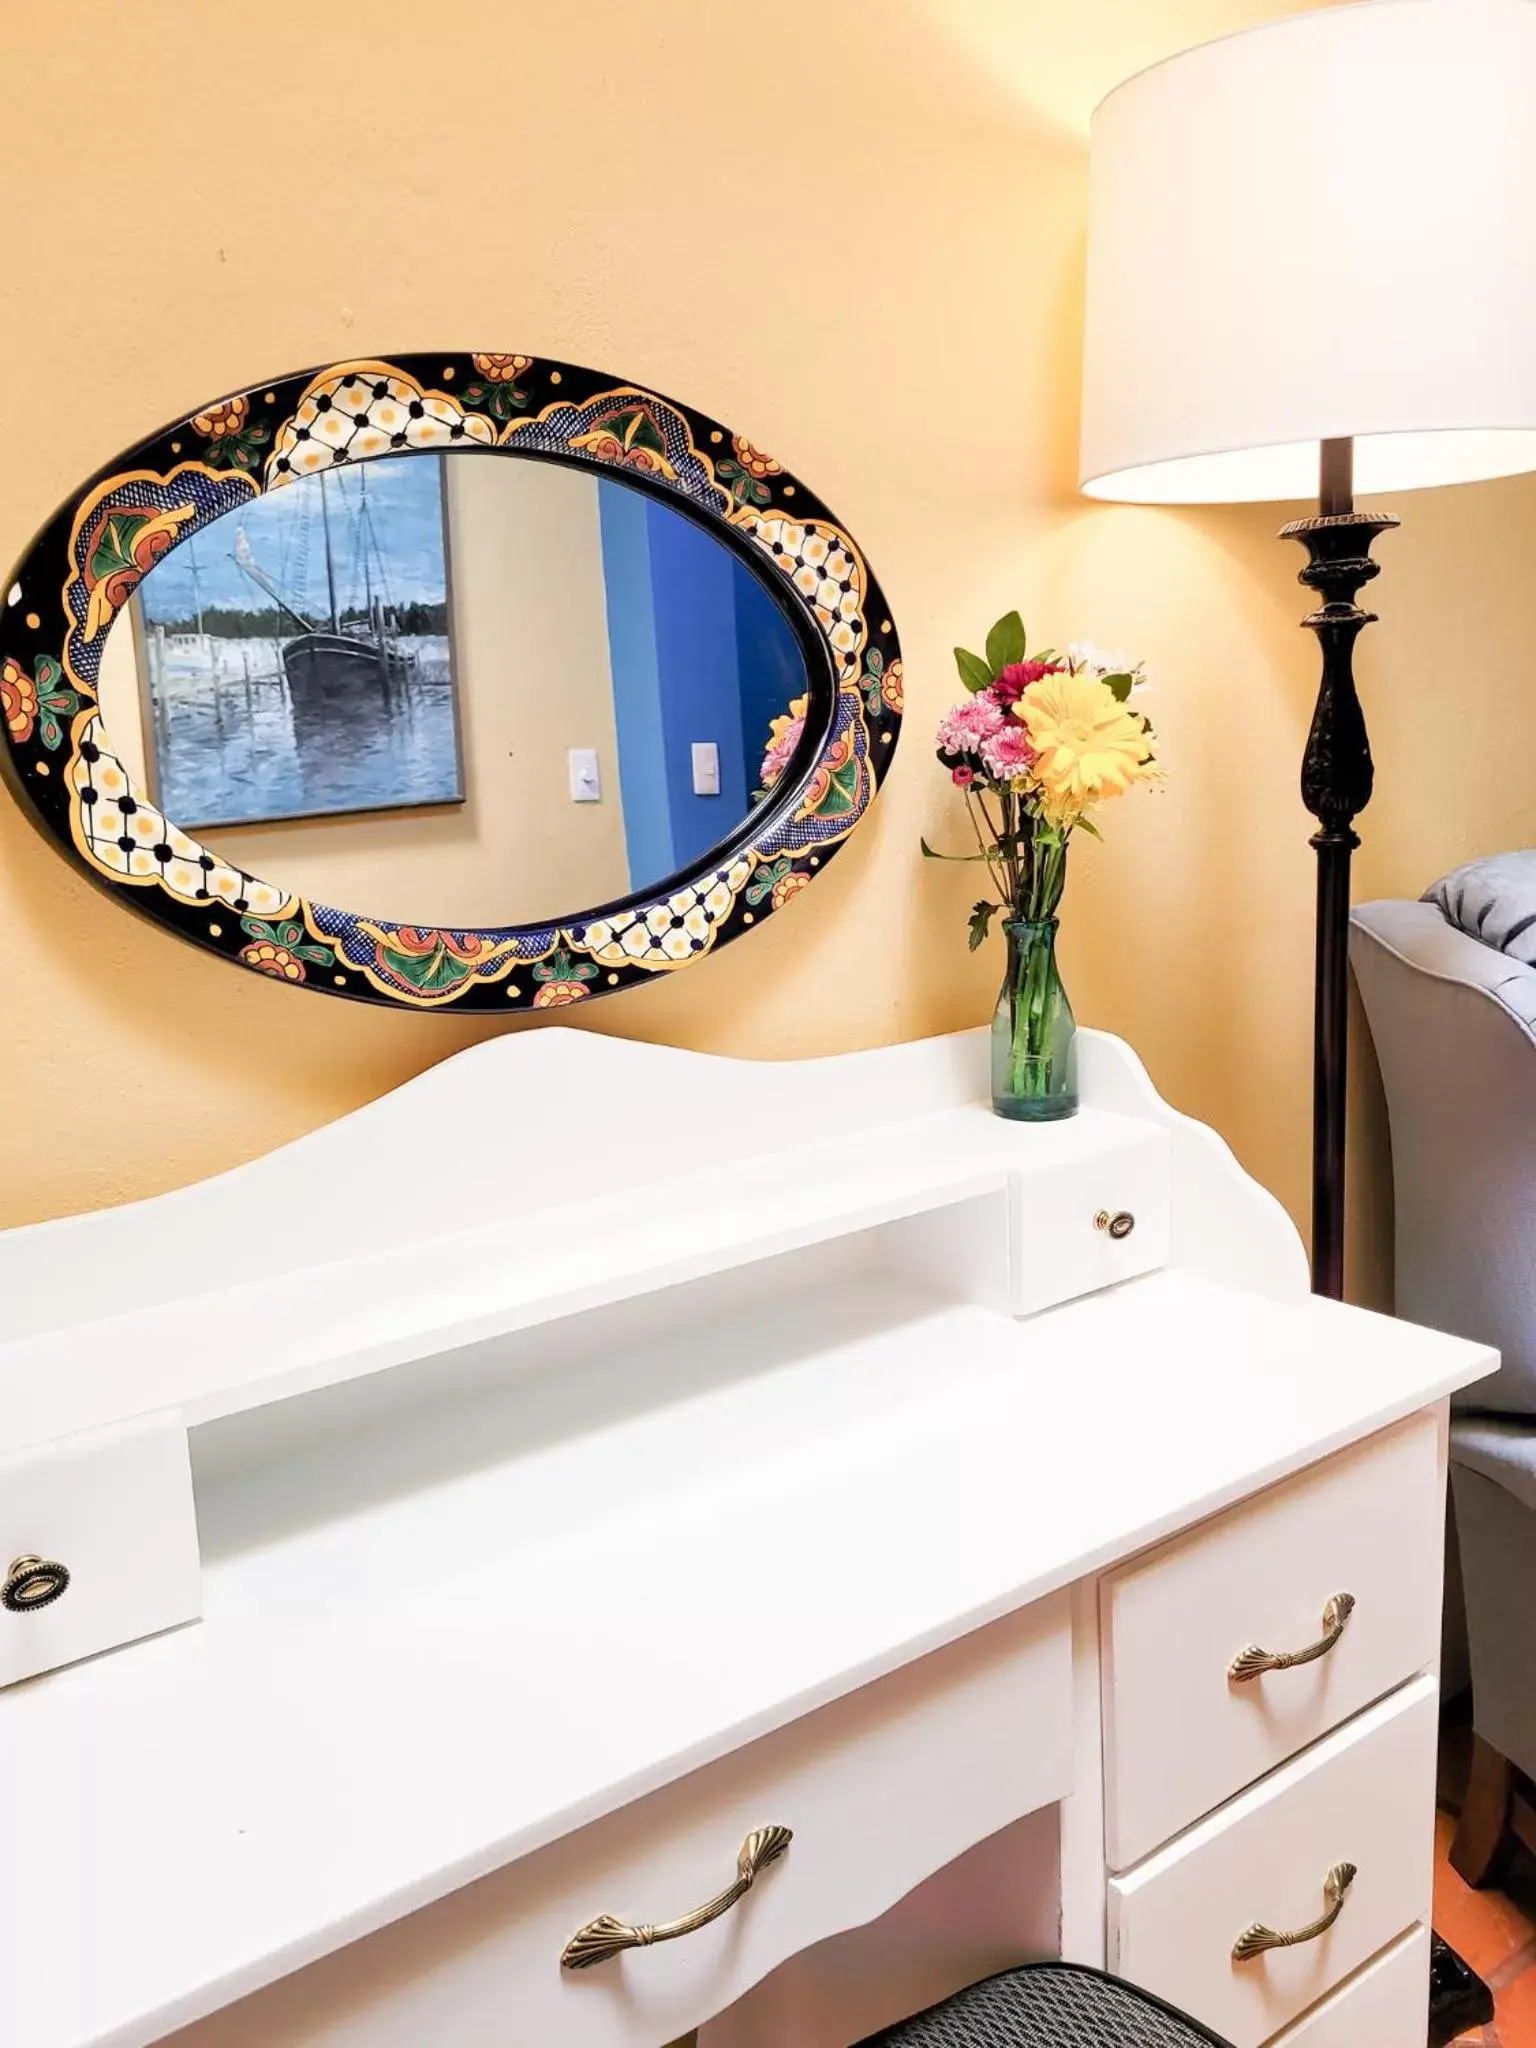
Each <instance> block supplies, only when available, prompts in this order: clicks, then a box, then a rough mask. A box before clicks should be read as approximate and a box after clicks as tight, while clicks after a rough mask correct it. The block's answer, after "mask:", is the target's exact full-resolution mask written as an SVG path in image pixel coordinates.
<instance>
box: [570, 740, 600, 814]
mask: <svg viewBox="0 0 1536 2048" xmlns="http://www.w3.org/2000/svg"><path fill="white" fill-rule="evenodd" d="M565 758H566V760H567V761H568V762H569V764H570V771H571V802H572V803H573V804H600V803H601V802H602V800H603V782H602V777H601V776H600V775H599V774H598V772H597V749H596V747H572V748H571V750H570V752H569V753H568V754H567V755H566V757H565Z"/></svg>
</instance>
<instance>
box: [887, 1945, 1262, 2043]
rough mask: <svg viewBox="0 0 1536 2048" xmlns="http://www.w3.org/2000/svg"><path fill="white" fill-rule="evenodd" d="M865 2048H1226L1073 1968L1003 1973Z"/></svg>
mask: <svg viewBox="0 0 1536 2048" xmlns="http://www.w3.org/2000/svg"><path fill="white" fill-rule="evenodd" d="M863 2048H1226V2044H1225V2043H1224V2042H1223V2041H1222V2040H1221V2039H1220V2038H1219V2036H1217V2035H1215V2034H1213V2033H1211V2032H1210V2030H1209V2029H1208V2028H1206V2027H1202V2026H1200V2025H1198V2024H1197V2023H1196V2022H1195V2021H1194V2020H1190V2019H1185V2018H1184V2017H1183V2015H1182V2014H1180V2013H1176V2012H1175V2011H1174V2010H1173V2008H1172V2006H1169V2005H1164V2004H1163V2002H1162V2000H1161V1999H1157V1998H1152V1997H1150V1996H1149V1995H1148V1993H1146V1992H1145V1991H1137V1990H1135V1989H1133V1987H1132V1986H1131V1985H1129V1984H1122V1983H1121V1982H1119V1980H1118V1979H1117V1978H1114V1977H1106V1976H1104V1975H1102V1973H1101V1972H1099V1971H1098V1970H1086V1969H1081V1968H1079V1967H1077V1966H1076V1965H1074V1964H1072V1963H1036V1964H1035V1965H1033V1966H1032V1967H1031V1968H1029V1969H1023V1970H1005V1971H1004V1973H1003V1974H1002V1976H1000V1977H988V1978H987V1979H986V1981H985V1982H984V1983H982V1984H973V1985H972V1986H971V1988H970V1990H969V1991H959V1992H956V1994H955V1996H954V1997H953V1998H946V1999H945V2000H944V2002H943V2004H942V2005H934V2006H930V2007H929V2008H928V2010H927V2012H922V2013H919V2014H918V2016H917V2018H916V2019H912V2020H903V2021H902V2022H901V2024H900V2025H899V2026H895V2027H892V2028H890V2029H889V2030H888V2032H886V2033H883V2034H878V2035H875V2036H874V2037H872V2038H871V2039H870V2040H869V2041H866V2042H865V2043H864V2044H863Z"/></svg>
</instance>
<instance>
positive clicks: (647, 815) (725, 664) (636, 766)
mask: <svg viewBox="0 0 1536 2048" xmlns="http://www.w3.org/2000/svg"><path fill="white" fill-rule="evenodd" d="M598 508H599V517H600V521H601V528H602V541H603V579H604V584H605V586H606V594H607V605H608V644H609V654H610V659H611V662H612V668H613V692H614V712H615V721H616V725H617V729H618V747H619V766H620V778H621V781H622V785H623V790H624V835H625V840H626V844H627V850H628V854H629V872H630V877H631V881H632V883H633V884H634V886H635V887H637V888H638V887H640V886H642V885H643V884H645V883H647V882H651V881H658V880H660V878H661V877H662V876H663V875H666V874H669V873H670V872H671V871H672V870H673V869H674V868H679V867H683V866H685V865H686V864H687V863H688V862H690V861H692V860H694V859H696V858H697V857H698V856H699V855H700V854H702V853H704V852H706V851H707V850H708V848H710V847H711V846H713V845H714V844H715V842H716V841H717V840H718V839H720V838H721V837H722V836H723V835H724V834H725V833H727V832H729V831H730V830H731V829H732V827H733V826H735V825H737V824H738V823H739V822H740V821H741V820H742V819H743V818H744V817H745V816H746V814H747V811H748V809H749V807H750V802H751V796H752V792H753V791H754V790H755V789H756V788H757V787H758V781H759V770H760V769H761V766H762V759H763V752H764V749H765V748H766V747H767V744H768V734H769V726H770V723H771V721H772V720H773V719H774V718H776V717H778V716H780V715H781V714H782V713H783V712H784V711H785V710H786V709H787V708H788V706H789V703H790V700H791V699H792V698H794V697H797V696H799V695H800V694H801V693H802V692H803V690H804V689H805V687H806V684H805V664H804V660H803V658H802V656H801V654H800V649H799V645H798V643H797V642H796V640H795V637H794V634H793V633H792V631H791V630H790V627H789V625H788V623H787V622H786V621H785V619H784V618H783V617H782V616H781V615H780V613H779V610H778V607H777V606H776V605H775V604H774V602H773V600H772V598H771V597H770V596H769V595H768V593H767V591H766V590H765V589H764V588H763V586H762V585H761V584H760V583H759V582H758V580H757V578H756V577H755V576H753V575H752V573H751V572H750V571H749V570H748V569H747V568H746V567H745V566H744V565H743V564H742V563H741V562H739V561H738V560H737V558H736V557H735V555H733V554H732V553H731V552H730V550H729V549H728V548H726V547H724V546H722V545H721V543H720V542H719V541H717V540H715V539H713V538H712V537H711V536H710V535H709V534H708V533H706V532H705V531H704V530H703V529H702V528H700V527H697V526H695V525H694V524H693V522H692V521H691V520H689V519H686V518H684V517H683V515H682V514H681V513H679V512H674V511H673V510H672V509H671V508H670V507H669V506H667V505H665V504H662V503H661V502H660V501H659V500H657V499H654V498H650V497H647V496H645V495H643V494H642V493H641V492H639V491H635V490H630V489H627V488H626V487H625V486H624V485H622V484H616V483H610V482H608V481H607V480H606V479H604V480H602V481H600V482H599V484H598ZM700 742H710V743H712V744H713V745H714V746H715V748H716V749H717V751H718V756H719V766H720V791H719V794H718V795H717V796H700V795H697V794H696V793H695V791H694V787H693V748H694V746H695V744H697V743H700Z"/></svg>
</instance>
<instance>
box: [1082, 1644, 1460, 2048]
mask: <svg viewBox="0 0 1536 2048" xmlns="http://www.w3.org/2000/svg"><path fill="white" fill-rule="evenodd" d="M1438 1707H1439V1698H1438V1688H1437V1686H1436V1683H1435V1681H1434V1679H1432V1678H1420V1679H1416V1680H1415V1681H1414V1683H1413V1684H1412V1685H1409V1686H1405V1687H1403V1689H1402V1690H1401V1691H1400V1692H1397V1693H1394V1694H1393V1696H1392V1697H1391V1698H1390V1699H1388V1700H1384V1701H1383V1702H1382V1703H1381V1705H1380V1706H1377V1707H1373V1708H1372V1709H1371V1710H1370V1712H1369V1713H1366V1714H1362V1715H1361V1716H1360V1717H1359V1718H1358V1719H1357V1720H1355V1721H1352V1722H1350V1724H1349V1725H1348V1726H1347V1727H1345V1728H1342V1729H1339V1730H1338V1731H1336V1732H1335V1733H1334V1734H1332V1735H1330V1736H1327V1737H1325V1739H1324V1740H1323V1741H1322V1742H1320V1743H1318V1744H1317V1746H1316V1747H1315V1748H1314V1749H1311V1750H1309V1751H1308V1752H1307V1754H1306V1755H1305V1756H1302V1757H1298V1758H1297V1759H1296V1761H1295V1762H1294V1763H1291V1764H1288V1765H1287V1766H1286V1768H1285V1769H1284V1770H1283V1771H1278V1772H1276V1773H1275V1775H1274V1776H1273V1777H1272V1778H1269V1779H1267V1780H1266V1781H1265V1783H1264V1784H1262V1785H1258V1786H1255V1787H1254V1788H1253V1790H1251V1791H1249V1792H1245V1793H1243V1794H1242V1796H1241V1797H1240V1798H1238V1799H1235V1800H1233V1802H1232V1803H1231V1805H1230V1806H1226V1807H1223V1808H1222V1810H1221V1812H1220V1813H1216V1814H1213V1815H1212V1816H1211V1817H1210V1819H1209V1820H1206V1821H1203V1822H1201V1824H1200V1826H1198V1827H1196V1828H1192V1829H1191V1830H1190V1831H1189V1833H1188V1834H1186V1835H1181V1836H1180V1837H1179V1839H1178V1840H1177V1841H1176V1842H1174V1843H1172V1844H1170V1846H1169V1847H1168V1848H1166V1849H1164V1850H1162V1851H1161V1852H1160V1853H1159V1854H1158V1855H1156V1856H1153V1857H1151V1858H1149V1860H1148V1861H1147V1862H1145V1863H1143V1864H1142V1865H1141V1866H1140V1867H1139V1868H1138V1869H1137V1870H1135V1871H1132V1872H1131V1873H1130V1874H1129V1875H1127V1876H1124V1877H1117V1878H1115V1879H1113V1880H1112V1881H1111V1883H1110V1887H1109V1929H1110V1954H1111V1965H1110V1967H1111V1968H1112V1969H1115V1970H1117V1971H1118V1972H1119V1973H1120V1975H1122V1976H1124V1977H1128V1978H1129V1979H1130V1981H1131V1982H1132V1983H1133V1984H1142V1985H1145V1986H1146V1988H1147V1989H1148V1990H1149V1991H1155V1992H1156V1993H1158V1995H1159V1996H1160V1997H1163V1998H1166V1999H1167V2000H1168V2001H1169V2002H1170V2004H1172V2005H1175V2006H1178V2007H1179V2008H1180V2009H1181V2010H1183V2011H1185V2012H1188V2013H1191V2014H1192V2015H1193V2016H1194V2017H1195V2018H1196V2019H1198V2020H1203V2021H1204V2023H1205V2024H1206V2025H1207V2026H1208V2027H1210V2028H1212V2029H1213V2030H1214V2031H1215V2032H1216V2033H1218V2034H1220V2035H1222V2036H1223V2037H1224V2038H1225V2039H1226V2040H1228V2041H1230V2042H1231V2043H1232V2048H1258V2044H1259V2043H1260V2042H1263V2041H1268V2040H1269V2038H1270V2036H1271V2035H1272V2034H1274V2033H1277V2032H1278V2031H1279V2029H1280V2028H1282V2027H1284V2026H1286V2025H1287V2024H1288V2023H1289V2022H1291V2021H1292V2020H1294V2019H1296V2018H1298V2017H1299V2016H1300V2015H1301V2014H1302V2013H1304V2012H1305V2011H1306V2010H1307V2008H1308V2007H1309V2006H1311V2005H1313V2004H1315V2003H1316V2002H1317V2000H1318V1999H1320V1998H1322V1997H1324V1996H1325V1995H1326V1994H1327V1993H1328V1992H1330V1991H1332V1990H1333V1989H1334V1987H1335V1986H1336V1985H1338V1984H1340V1983H1342V1981H1343V1980H1344V1978H1345V1977H1347V1976H1348V1975H1349V1973H1350V1971H1352V1970H1355V1969H1358V1968H1359V1967H1360V1965H1361V1964H1362V1963H1364V1962H1366V1961H1367V1960H1369V1958H1370V1957H1372V1956H1374V1955H1375V1954H1377V1952H1378V1951H1379V1950H1381V1949H1383V1948H1385V1947H1386V1945H1387V1944H1388V1943H1389V1942H1391V1941H1394V1940H1396V1938H1397V1937H1398V1936H1399V1935H1400V1934H1402V1933H1404V1932H1405V1930H1407V1929H1408V1928H1411V1927H1412V1926H1413V1925H1414V1924H1415V1922H1416V1921H1418V1920H1420V1919H1423V1918H1427V1917H1428V1913H1429V1906H1430V1884H1431V1870H1432V1859H1433V1850H1434V1820H1435V1737H1436V1729H1437V1725H1438V1718H1439V1717H1438ZM1338 1864H1353V1865H1354V1866H1355V1876H1354V1880H1353V1882H1352V1883H1351V1884H1349V1886H1348V1889H1347V1890H1346V1891H1345V1892H1344V1894H1343V1904H1342V1906H1341V1908H1340V1910H1339V1912H1338V1914H1337V1916H1336V1917H1335V1919H1334V1921H1333V1924H1332V1926H1331V1927H1329V1928H1328V1929H1327V1930H1326V1931H1325V1932H1322V1933H1319V1934H1318V1935H1317V1936H1316V1937H1315V1938H1312V1939H1308V1940H1305V1941H1303V1942H1301V1943H1299V1944H1298V1945H1297V1946H1294V1947H1289V1948H1285V1947H1276V1948H1269V1949H1267V1950H1266V1951H1264V1952H1263V1953H1260V1954H1256V1955H1253V1956H1251V1957H1248V1958H1247V1959H1245V1960H1238V1959H1237V1958H1236V1957H1234V1954H1233V1945H1234V1943H1235V1942H1236V1941H1237V1939H1238V1937H1239V1936H1240V1935H1241V1934H1242V1933H1243V1931H1244V1929H1245V1928H1246V1927H1248V1926H1249V1924H1250V1923H1253V1922H1260V1923H1263V1924H1264V1925H1266V1926H1268V1927H1270V1928H1272V1929H1277V1930H1280V1931H1282V1932H1284V1931H1293V1930H1300V1929H1304V1928H1307V1927H1308V1926H1310V1925H1311V1924H1313V1923H1315V1922H1316V1921H1317V1920H1318V1919H1319V1918H1320V1917H1321V1916H1322V1914H1323V1912H1324V1908H1325V1904H1326V1903H1327V1898H1326V1891H1325V1879H1326V1877H1327V1874H1328V1873H1329V1871H1330V1869H1331V1868H1332V1867H1333V1866H1335V1865H1338ZM1367 2038H1370V2037H1367ZM1303 2039H1305V2036H1303ZM1323 2039H1324V2040H1326V2039H1327V2036H1326V2035H1325V2036H1323Z"/></svg>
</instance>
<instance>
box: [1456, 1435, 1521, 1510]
mask: <svg viewBox="0 0 1536 2048" xmlns="http://www.w3.org/2000/svg"><path fill="white" fill-rule="evenodd" d="M1451 1463H1452V1464H1453V1465H1461V1466H1464V1467H1465V1468H1466V1469H1467V1470H1468V1471H1470V1472H1480V1473H1481V1474H1482V1476H1483V1477H1484V1478H1485V1479H1491V1480H1492V1481H1493V1483H1494V1485H1495V1486H1502V1487H1503V1489H1504V1491H1505V1492H1506V1493H1507V1494H1510V1495H1512V1496H1513V1498H1514V1499H1515V1500H1517V1501H1519V1502H1520V1504H1521V1506H1522V1507H1526V1508H1529V1509H1530V1510H1531V1512H1532V1514H1536V1422H1532V1420H1531V1419H1530V1418H1529V1417H1526V1418H1525V1419H1524V1420H1523V1421H1518V1422H1517V1421H1515V1420H1513V1419H1510V1420H1509V1421H1504V1420H1502V1419H1500V1418H1498V1417H1495V1416H1491V1415H1462V1416H1458V1417H1457V1419H1456V1420H1455V1422H1453V1423H1452V1425H1451Z"/></svg>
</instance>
